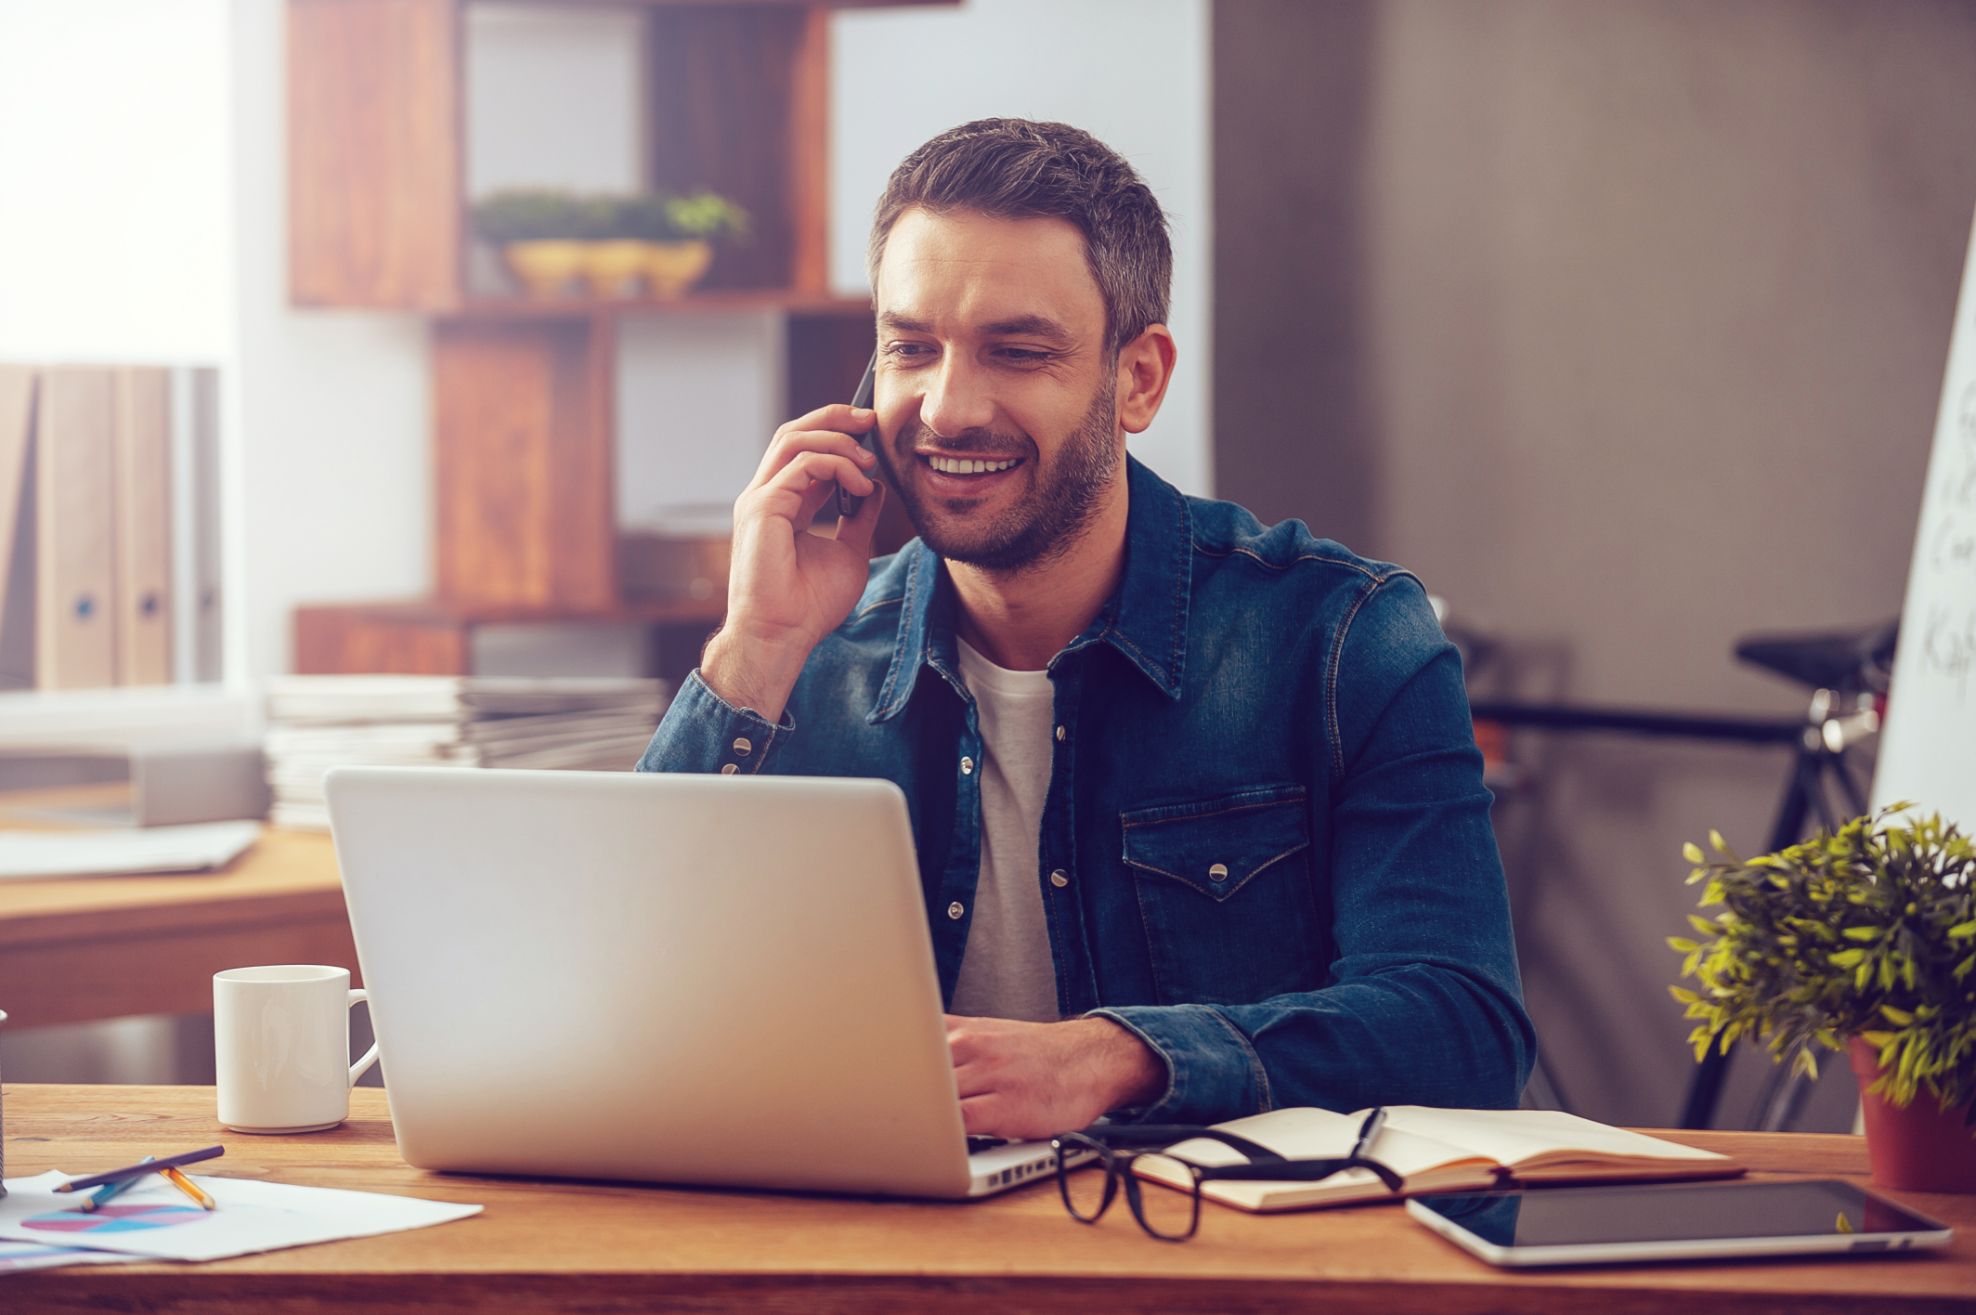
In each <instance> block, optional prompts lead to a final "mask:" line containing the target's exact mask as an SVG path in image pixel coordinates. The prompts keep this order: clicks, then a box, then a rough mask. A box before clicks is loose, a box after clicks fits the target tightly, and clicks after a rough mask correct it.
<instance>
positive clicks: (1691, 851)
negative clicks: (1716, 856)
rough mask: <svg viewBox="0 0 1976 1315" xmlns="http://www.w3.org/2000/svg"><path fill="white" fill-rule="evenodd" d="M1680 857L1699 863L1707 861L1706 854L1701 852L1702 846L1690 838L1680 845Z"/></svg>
mask: <svg viewBox="0 0 1976 1315" xmlns="http://www.w3.org/2000/svg"><path fill="white" fill-rule="evenodd" d="M1681 857H1682V858H1685V859H1687V860H1688V861H1689V862H1690V863H1697V864H1699V863H1706V862H1708V855H1706V854H1704V853H1702V847H1701V846H1700V845H1698V844H1696V843H1695V842H1694V841H1692V840H1690V841H1689V842H1688V843H1687V844H1685V845H1683V846H1681Z"/></svg>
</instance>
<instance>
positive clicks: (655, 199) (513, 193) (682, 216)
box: [473, 187, 748, 298]
mask: <svg viewBox="0 0 1976 1315" xmlns="http://www.w3.org/2000/svg"><path fill="white" fill-rule="evenodd" d="M473 226H474V232H475V233H476V234H477V235H478V236H479V237H480V238H481V239H482V240H483V241H486V242H489V243H491V244H493V245H495V246H498V247H499V248H500V249H501V255H502V258H503V259H504V260H505V261H506V263H507V266H508V269H509V271H510V272H511V273H512V274H513V275H514V276H515V278H516V280H517V281H519V282H520V283H521V285H522V287H523V288H524V289H526V290H527V292H528V294H529V295H530V296H535V297H553V296H557V295H560V294H561V293H564V292H566V291H568V290H569V288H570V287H571V286H572V285H573V284H574V283H575V282H576V281H577V280H578V279H582V280H584V281H586V282H587V283H588V284H589V287H590V289H591V291H592V292H593V293H594V294H595V295H597V296H599V297H615V296H626V295H636V294H637V293H638V292H640V291H641V290H642V289H644V288H649V289H650V292H651V295H652V296H654V297H667V298H669V297H678V296H681V295H683V294H684V293H685V292H686V291H687V290H688V289H689V288H691V287H692V286H693V284H695V283H696V282H698V281H699V280H700V279H701V278H702V277H703V276H704V275H705V274H706V272H707V267H708V266H709V265H710V264H711V263H712V262H713V244H714V243H715V242H717V241H722V240H728V239H737V240H741V239H745V238H746V237H747V235H748V212H747V211H746V210H744V209H742V208H741V207H740V206H738V205H736V204H735V203H734V202H732V201H730V200H728V199H727V198H726V197H723V196H721V195H719V194H718V193H715V192H710V191H707V190H705V189H702V190H700V191H697V192H694V193H692V194H691V195H688V196H662V195H659V194H658V193H653V192H642V193H637V194H633V195H580V194H577V193H572V192H566V191H561V190H558V189H554V188H539V187H532V188H510V189H507V190H505V191H499V192H494V193H491V194H489V195H487V196H485V197H483V198H481V199H480V200H479V201H478V202H476V203H475V204H474V207H473Z"/></svg>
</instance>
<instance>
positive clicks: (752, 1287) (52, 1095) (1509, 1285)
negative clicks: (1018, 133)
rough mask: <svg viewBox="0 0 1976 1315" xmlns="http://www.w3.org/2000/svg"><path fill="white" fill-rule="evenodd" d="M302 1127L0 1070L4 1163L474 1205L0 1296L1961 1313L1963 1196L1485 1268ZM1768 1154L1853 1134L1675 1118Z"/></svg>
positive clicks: (242, 1304) (1345, 1232)
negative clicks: (601, 1176)
mask: <svg viewBox="0 0 1976 1315" xmlns="http://www.w3.org/2000/svg"><path fill="white" fill-rule="evenodd" d="M354 1094H355V1101H354V1103H353V1107H352V1118H351V1121H350V1122H349V1123H348V1124H345V1125H344V1126H343V1127H341V1128H339V1129H337V1130H335V1131H333V1132H328V1133H318V1134H315V1135H313V1136H306V1137H243V1136H236V1135H232V1134H224V1135H221V1134H220V1133H219V1129H218V1126H217V1125H216V1124H215V1122H214V1120H213V1093H212V1091H211V1089H210V1088H204V1087H196V1088H195V1087H176V1088H174V1087H54V1086H43V1087H37V1086H15V1087H9V1088H8V1089H7V1093H6V1095H7V1109H6V1113H7V1118H8V1124H9V1126H8V1129H7V1131H8V1141H7V1169H8V1172H9V1173H10V1174H13V1175H16V1176H19V1175H27V1174H35V1173H40V1172H42V1171H44V1170H47V1169H56V1168H59V1169H65V1170H68V1171H70V1172H83V1171H87V1170H92V1169H100V1168H104V1167H107V1166H110V1165H115V1164H127V1163H130V1162H131V1161H133V1160H135V1159H137V1158H138V1157H139V1156H141V1155H143V1154H145V1153H147V1152H153V1151H162V1150H170V1149H178V1148H182V1147H190V1146H200V1145H205V1144H207V1143H209V1142H211V1141H214V1140H223V1141H224V1143H225V1145H226V1158H225V1159H224V1160H221V1161H217V1162H215V1163H214V1165H212V1166H211V1167H212V1168H213V1169H215V1170H216V1171H217V1172H220V1173H223V1174H228V1175H233V1176H236V1177H255V1178H260V1177H266V1178H270V1179H275V1180H278V1181H282V1182H293V1183H307V1184H314V1185H317V1186H324V1187H347V1188H356V1189H360V1190H373V1191H384V1192H396V1193H402V1194H406V1195H412V1196H424V1197H430V1198H432V1199H435V1200H445V1201H472V1202H478V1203H480V1204H482V1205H485V1206H486V1207H487V1209H486V1211H485V1212H484V1213H483V1214H481V1215H479V1216H476V1217H475V1218H472V1219H468V1220H464V1221H462V1222H459V1223H452V1224H443V1225H441V1226H439V1227H437V1228H429V1229H423V1230H420V1231H418V1232H412V1233H396V1234H392V1235H390V1236H386V1237H376V1238H365V1239H361V1240H358V1241H351V1242H338V1243H333V1244H330V1245H327V1246H316V1247H303V1248H297V1249H294V1250H289V1251H277V1252H272V1253H270V1254H267V1255H260V1256H247V1257H243V1258H241V1259H239V1260H230V1261H222V1262H219V1263H216V1264H209V1265H154V1264H133V1265H102V1266H78V1267H75V1268H71V1269H58V1270H46V1271H41V1272H37V1273H29V1274H20V1275H14V1276H10V1277H8V1278H6V1279H4V1280H0V1300H4V1303H5V1305H6V1308H7V1309H9V1310H22V1311H28V1310H33V1311H84V1310H89V1311H101V1310H153V1309H171V1310H175V1311H184V1312H200V1315H207V1313H215V1315H217V1313H218V1312H226V1311H241V1312H247V1311H252V1312H257V1313H259V1312H321V1311H328V1310H339V1309H351V1308H359V1307H366V1306H374V1307H377V1308H381V1309H391V1310H430V1311H446V1312H461V1311H495V1310H515V1311H549V1310H578V1309H580V1310H584V1311H591V1312H596V1311H631V1310H639V1311H654V1310H691V1311H700V1312H704V1311H717V1310H732V1309H746V1310H751V1311H790V1312H795V1311H802V1312H823V1311H858V1312H906V1311H939V1312H942V1313H943V1315H946V1313H948V1312H954V1313H959V1312H971V1311H994V1312H1011V1311H1060V1312H1074V1313H1075V1315H1093V1312H1096V1311H1102V1310H1123V1311H1134V1312H1139V1311H1192V1312H1206V1311H1216V1312H1235V1311H1252V1312H1265V1311H1267V1312H1272V1315H1273V1313H1275V1312H1287V1311H1299V1310H1308V1311H1323V1312H1339V1311H1353V1310H1365V1311H1381V1312H1391V1311H1399V1312H1422V1313H1425V1312H1433V1313H1434V1315H1458V1313H1459V1312H1464V1311H1518V1312H1536V1313H1538V1315H1542V1313H1544V1312H1562V1311H1597V1312H1599V1315H1635V1313H1641V1315H1644V1313H1645V1312H1660V1311H1678V1312H1681V1313H1682V1315H1705V1313H1708V1312H1724V1313H1725V1315H1726V1313H1727V1312H1735V1315H1765V1313H1768V1312H1775V1313H1777V1315H1784V1313H1785V1312H1802V1311H1821V1310H1822V1311H1848V1312H1858V1311H1866V1310H1872V1311H1888V1310H1915V1311H1950V1310H1959V1311H1965V1312H1966V1311H1968V1310H1970V1309H1971V1305H1972V1302H1976V1197H1948V1196H1926V1195H1921V1194H1911V1195H1904V1196H1903V1199H1904V1200H1908V1201H1909V1202H1910V1203H1912V1204H1914V1205H1915V1206H1917V1207H1919V1208H1921V1209H1923V1210H1925V1211H1927V1212H1928V1213H1930V1214H1933V1215H1935V1216H1936V1217H1937V1218H1941V1219H1945V1220H1947V1221H1948V1222H1950V1223H1952V1224H1954V1225H1955V1226H1956V1227H1957V1228H1958V1230H1960V1235H1959V1236H1958V1237H1957V1239H1956V1242H1955V1245H1954V1248H1953V1250H1951V1251H1948V1252H1944V1253H1940V1254H1936V1255H1908V1256H1897V1257H1889V1258H1885V1259H1870V1260H1843V1261H1814V1262H1793V1263H1788V1264H1784V1263H1754V1262H1749V1263H1740V1264H1714V1265H1678V1266H1677V1265H1661V1266H1635V1267H1629V1268H1615V1269H1595V1270H1579V1271H1567V1272H1558V1273H1552V1274H1544V1275H1531V1274H1515V1273H1509V1272H1503V1271H1497V1270H1493V1269H1490V1268H1489V1267H1488V1266H1487V1265H1484V1264H1482V1263H1481V1262H1480V1261H1477V1260H1474V1259H1472V1258H1470V1257H1469V1256H1468V1255H1467V1254H1465V1253H1463V1252H1461V1251H1458V1250H1456V1249H1455V1248H1454V1247H1453V1246H1451V1245H1449V1244H1448V1243H1446V1242H1443V1241H1441V1240H1440V1239H1439V1238H1437V1237H1434V1236H1433V1235H1432V1234H1430V1233H1428V1232H1427V1231H1426V1230H1424V1229H1422V1228H1420V1227H1418V1226H1417V1225H1415V1224H1413V1223H1412V1222H1410V1221H1409V1220H1408V1219H1407V1218H1406V1217H1405V1216H1404V1215H1403V1214H1402V1213H1401V1212H1400V1210H1399V1209H1398V1208H1397V1207H1392V1206H1385V1205H1380V1206H1369V1207H1359V1208H1353V1209H1343V1210H1330V1211H1317V1212H1311V1213H1305V1214H1291V1215H1276V1216H1267V1217H1265V1216H1255V1215H1244V1214H1239V1213H1237V1212H1235V1211H1233V1210H1224V1209H1220V1208H1217V1207H1213V1206H1210V1207H1208V1209H1207V1213H1206V1216H1205V1217H1204V1218H1203V1219H1202V1221H1201V1232H1200V1236H1198V1237H1197V1238H1195V1239H1194V1240H1193V1241H1191V1242H1187V1243H1183V1244H1179V1245H1174V1244H1170V1243H1162V1242H1156V1241H1154V1240H1152V1239H1151V1238H1148V1237H1146V1236H1145V1235H1144V1234H1142V1233H1141V1232H1140V1231H1139V1228H1138V1226H1137V1225H1136V1224H1134V1223H1133V1222H1132V1219H1131V1216H1130V1215H1129V1214H1128V1213H1127V1212H1126V1211H1125V1210H1124V1208H1123V1207H1122V1206H1120V1207H1114V1213H1112V1214H1109V1215H1107V1216H1106V1217H1105V1219H1104V1220H1103V1222H1101V1223H1100V1224H1099V1225H1098V1226H1096V1227H1085V1226H1083V1225H1080V1224H1077V1223H1074V1222H1072V1221H1071V1220H1070V1219H1069V1218H1068V1217H1066V1216H1065V1214H1064V1212H1063V1207H1062V1205H1061V1204H1059V1203H1058V1200H1057V1197H1056V1193H1055V1192H1054V1191H1053V1190H1052V1189H1051V1188H1050V1187H1049V1186H1048V1184H1047V1183H1045V1184H1039V1185H1037V1186H1032V1187H1027V1188H1022V1189H1018V1190H1017V1191H1015V1192H1012V1193H1009V1194H1008V1195H1006V1196H1002V1197H997V1198H995V1199H993V1200H989V1201H984V1202H980V1203H978V1204H973V1205H960V1204H944V1203H942V1204H932V1203H915V1202H899V1201H864V1200H845V1199H833V1198H823V1197H816V1198H805V1197H795V1196H778V1195H773V1194H768V1193H750V1192H725V1191H711V1190H702V1191H686V1190H669V1189H664V1188H652V1187H627V1186H616V1185H603V1184H576V1183H547V1182H532V1181H526V1180H519V1179H489V1178H470V1177H459V1176H441V1175H435V1174H428V1173H424V1172H422V1171H420V1170H416V1169H412V1168H409V1167H407V1166H406V1165H405V1164H404V1163H402V1162H401V1161H400V1160H399V1159H398V1154H397V1150H396V1147H395V1146H394V1145H393V1143H392V1140H391V1128H390V1124H389V1122H388V1120H387V1116H386V1114H385V1107H384V1099H383V1093H382V1092H379V1091H374V1090H368V1089H360V1090H358V1091H357V1092H356V1093H354ZM1674 1135H1677V1136H1679V1137H1681V1138H1682V1140H1685V1141H1692V1142H1693V1143H1694V1144H1695V1145H1697V1146H1706V1147H1709V1148H1712V1149H1719V1150H1728V1151H1732V1152H1733V1153H1735V1154H1738V1155H1740V1156H1742V1157H1744V1159H1745V1160H1746V1161H1748V1162H1749V1163H1750V1164H1752V1165H1753V1166H1757V1167H1759V1168H1761V1169H1764V1170H1767V1171H1770V1173H1771V1174H1772V1176H1778V1177H1785V1176H1791V1175H1799V1176H1803V1175H1818V1176H1831V1175H1846V1176H1849V1177H1856V1176H1859V1175H1861V1174H1862V1173H1863V1172H1864V1170H1865V1168H1866V1163H1865V1149H1864V1146H1863V1144H1862V1143H1860V1142H1859V1141H1858V1140H1857V1139H1855V1138H1852V1137H1836V1136H1813V1135H1802V1134H1800V1135H1791V1134H1778V1133H1727V1132H1718V1133H1703V1132H1696V1133H1683V1134H1674Z"/></svg>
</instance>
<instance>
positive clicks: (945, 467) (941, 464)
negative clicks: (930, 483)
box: [926, 457, 1015, 475]
mask: <svg viewBox="0 0 1976 1315" xmlns="http://www.w3.org/2000/svg"><path fill="white" fill-rule="evenodd" d="M926 463H927V464H928V465H929V466H932V467H933V468H934V469H935V470H937V471H939V472H940V473H941V474H943V475H992V474H994V473H995V472H996V471H998V470H1008V469H1009V468H1010V467H1012V466H1014V465H1015V462H1013V461H966V460H962V459H961V458H958V457H928V458H927V459H926Z"/></svg>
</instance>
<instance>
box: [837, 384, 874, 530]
mask: <svg viewBox="0 0 1976 1315" xmlns="http://www.w3.org/2000/svg"><path fill="white" fill-rule="evenodd" d="M877 373H878V351H877V349H876V348H874V349H873V350H872V353H871V364H869V365H867V366H865V372H864V378H862V379H860V380H858V389H857V391H856V392H854V393H852V394H851V405H852V406H865V407H868V406H870V405H871V393H872V380H873V378H874V376H876V375H877ZM858 443H859V445H860V446H862V447H863V448H864V450H865V451H867V452H869V453H871V454H872V455H873V456H877V455H878V425H877V423H876V422H873V424H872V426H871V428H870V429H867V430H865V432H864V434H863V436H861V437H860V438H859V439H858ZM871 473H872V477H873V478H874V479H876V478H877V476H878V470H877V467H875V466H874V467H873V468H872V472H871ZM862 506H864V499H863V498H862V497H860V496H858V495H857V494H855V493H852V492H849V491H848V490H846V489H845V487H844V486H843V485H842V484H839V485H838V486H837V514H838V515H839V516H842V517H844V518H845V519H847V520H848V519H849V518H851V517H852V516H855V515H857V514H858V508H860V507H862Z"/></svg>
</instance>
